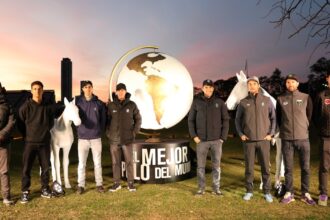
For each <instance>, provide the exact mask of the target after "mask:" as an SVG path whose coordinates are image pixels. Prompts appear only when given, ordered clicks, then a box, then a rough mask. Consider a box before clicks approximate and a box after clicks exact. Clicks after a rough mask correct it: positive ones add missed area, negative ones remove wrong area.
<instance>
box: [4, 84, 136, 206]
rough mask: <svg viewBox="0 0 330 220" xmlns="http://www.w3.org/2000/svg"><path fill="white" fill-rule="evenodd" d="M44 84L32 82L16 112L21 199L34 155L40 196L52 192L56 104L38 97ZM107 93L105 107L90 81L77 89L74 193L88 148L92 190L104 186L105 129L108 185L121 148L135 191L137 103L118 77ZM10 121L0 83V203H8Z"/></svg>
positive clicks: (26, 196) (25, 197)
mask: <svg viewBox="0 0 330 220" xmlns="http://www.w3.org/2000/svg"><path fill="white" fill-rule="evenodd" d="M43 87H44V86H43V84H42V82H40V81H34V82H32V83H31V94H32V98H30V99H28V100H27V101H26V102H25V103H24V104H23V105H22V106H21V107H20V109H19V112H18V120H19V121H20V122H21V123H20V124H21V126H19V129H20V130H21V132H22V134H23V137H24V141H25V146H24V150H23V171H22V186H21V190H22V196H21V200H20V202H21V203H27V202H29V201H30V186H31V170H32V166H33V163H34V160H35V158H36V157H38V160H39V164H40V167H41V174H40V179H41V197H44V198H51V197H52V191H51V189H50V187H49V167H50V151H51V147H50V139H51V136H50V130H51V128H52V126H53V124H54V118H55V113H56V111H58V109H59V108H61V107H59V106H58V105H53V104H50V103H47V102H46V100H44V99H43V91H44V90H43ZM112 96H113V101H112V102H109V104H108V108H106V106H105V104H104V103H103V102H102V101H100V100H99V99H98V97H97V96H96V95H94V94H93V84H92V82H91V81H83V82H82V94H81V95H80V96H78V97H76V105H77V106H78V108H79V116H80V118H81V121H82V123H81V125H79V126H78V127H77V136H78V159H79V163H78V181H77V182H78V187H77V193H78V194H82V193H84V191H85V185H86V162H87V157H88V154H89V150H90V149H91V151H92V156H93V162H94V175H95V182H96V190H97V191H98V192H100V193H104V192H105V189H104V187H103V178H102V165H101V154H102V142H101V135H102V132H103V131H105V130H106V134H107V136H108V138H109V141H110V151H111V157H112V165H113V166H112V167H113V169H112V171H113V179H114V184H113V186H112V187H111V188H110V190H109V191H110V192H114V191H117V190H119V189H120V188H121V185H120V180H121V175H120V167H121V152H122V151H123V152H124V157H125V163H126V170H127V176H128V178H127V179H128V190H129V191H130V192H133V191H136V188H135V186H134V176H133V149H132V143H133V141H134V138H135V135H136V134H137V133H138V132H139V130H140V127H141V116H140V113H139V110H138V108H137V106H136V104H135V103H134V102H133V101H131V100H130V94H129V93H128V92H127V90H126V86H125V84H123V83H119V84H118V85H117V86H116V92H114V93H113V94H112ZM106 109H108V111H107V110H106ZM14 124H15V117H14V114H13V111H12V109H11V107H10V105H9V104H8V102H7V101H6V99H5V89H4V88H3V87H2V86H1V85H0V177H1V192H2V196H3V203H4V204H6V205H11V204H13V201H12V199H11V196H10V185H9V184H10V181H9V174H8V167H9V161H8V160H9V151H10V139H11V131H12V130H13V128H14ZM105 128H106V129H105ZM121 150H122V151H121Z"/></svg>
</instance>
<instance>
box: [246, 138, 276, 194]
mask: <svg viewBox="0 0 330 220" xmlns="http://www.w3.org/2000/svg"><path fill="white" fill-rule="evenodd" d="M243 147H244V159H245V187H246V191H247V192H249V193H252V192H253V179H254V174H253V173H254V160H255V155H256V152H257V156H258V160H259V163H260V166H261V176H262V182H263V191H264V193H269V192H270V187H271V183H270V171H269V154H270V152H269V151H270V142H269V141H248V142H244V143H243Z"/></svg>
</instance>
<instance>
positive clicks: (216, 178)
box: [197, 139, 222, 191]
mask: <svg viewBox="0 0 330 220" xmlns="http://www.w3.org/2000/svg"><path fill="white" fill-rule="evenodd" d="M209 150H211V161H212V181H213V185H212V188H213V190H214V191H216V190H218V189H219V188H220V173H221V169H220V162H221V154H222V142H221V141H220V139H219V140H215V141H202V142H200V143H198V144H197V180H198V188H199V189H205V164H206V159H207V153H208V151H209Z"/></svg>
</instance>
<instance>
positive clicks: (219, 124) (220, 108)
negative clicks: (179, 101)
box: [188, 92, 229, 141]
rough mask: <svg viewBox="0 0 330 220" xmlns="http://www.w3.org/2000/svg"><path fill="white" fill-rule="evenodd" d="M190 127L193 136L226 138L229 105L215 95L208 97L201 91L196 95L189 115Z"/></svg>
mask: <svg viewBox="0 0 330 220" xmlns="http://www.w3.org/2000/svg"><path fill="white" fill-rule="evenodd" d="M188 128H189V133H190V136H191V137H192V138H194V137H199V139H200V140H201V141H213V140H218V139H221V140H223V141H224V140H226V139H227V135H228V130H229V115H228V110H227V106H226V105H225V103H224V102H223V101H222V99H220V98H217V97H216V96H215V95H213V96H211V97H210V98H206V97H205V96H204V93H203V92H201V93H199V94H197V95H195V97H194V100H193V103H192V105H191V108H190V111H189V115H188Z"/></svg>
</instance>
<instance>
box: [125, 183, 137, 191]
mask: <svg viewBox="0 0 330 220" xmlns="http://www.w3.org/2000/svg"><path fill="white" fill-rule="evenodd" d="M127 189H128V191H130V192H135V191H136V187H135V186H134V183H133V182H129V183H128V186H127Z"/></svg>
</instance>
